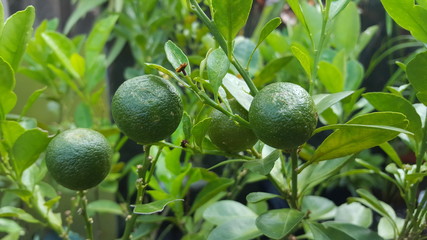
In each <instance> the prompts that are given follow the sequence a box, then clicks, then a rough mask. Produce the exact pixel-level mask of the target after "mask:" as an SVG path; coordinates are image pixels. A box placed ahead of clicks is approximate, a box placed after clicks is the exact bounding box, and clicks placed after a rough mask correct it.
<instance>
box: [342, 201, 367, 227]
mask: <svg viewBox="0 0 427 240" xmlns="http://www.w3.org/2000/svg"><path fill="white" fill-rule="evenodd" d="M372 220H373V215H372V210H371V209H369V208H366V207H364V206H363V205H362V204H360V203H358V202H353V203H345V204H342V205H340V206H339V207H338V208H337V210H336V215H335V221H336V222H343V223H351V224H354V225H357V226H360V227H365V228H369V227H370V226H371V224H372Z"/></svg>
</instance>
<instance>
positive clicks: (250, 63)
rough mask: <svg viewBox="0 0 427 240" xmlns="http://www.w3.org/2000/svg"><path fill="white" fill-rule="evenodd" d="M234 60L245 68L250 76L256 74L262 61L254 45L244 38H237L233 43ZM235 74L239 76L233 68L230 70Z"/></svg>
mask: <svg viewBox="0 0 427 240" xmlns="http://www.w3.org/2000/svg"><path fill="white" fill-rule="evenodd" d="M233 53H234V58H235V59H236V60H237V61H238V62H240V63H242V64H245V65H246V66H247V69H248V71H249V73H250V74H251V75H255V73H256V72H258V70H259V69H260V68H261V64H262V59H261V56H260V53H259V51H258V50H257V49H256V45H255V43H254V42H253V41H252V40H251V39H249V38H245V37H241V36H239V37H237V38H236V40H235V41H234V50H233ZM231 69H232V70H234V73H235V74H240V73H238V71H237V70H236V68H235V67H234V66H232V68H231Z"/></svg>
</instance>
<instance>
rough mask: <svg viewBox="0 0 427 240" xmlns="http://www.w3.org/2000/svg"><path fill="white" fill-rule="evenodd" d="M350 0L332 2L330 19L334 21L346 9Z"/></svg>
mask: <svg viewBox="0 0 427 240" xmlns="http://www.w3.org/2000/svg"><path fill="white" fill-rule="evenodd" d="M349 2H350V0H336V1H332V2H331V7H330V9H329V18H330V19H331V20H332V19H334V18H335V17H336V16H337V15H338V14H339V13H340V12H341V11H342V10H344V9H345V7H346V6H347V4H348V3H349Z"/></svg>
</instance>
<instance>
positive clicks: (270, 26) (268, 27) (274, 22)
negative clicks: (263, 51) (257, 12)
mask: <svg viewBox="0 0 427 240" xmlns="http://www.w3.org/2000/svg"><path fill="white" fill-rule="evenodd" d="M281 23H282V20H281V19H280V18H278V17H276V18H273V19H271V20H270V21H268V22H267V23H266V24H265V25H264V27H263V28H262V30H261V33H260V35H259V39H258V43H257V47H258V46H259V45H260V44H261V43H262V42H263V41H264V40H265V39H266V38H267V37H268V35H270V33H271V32H273V31H274V30H275V29H276V28H277V27H278V26H279V25H280V24H281Z"/></svg>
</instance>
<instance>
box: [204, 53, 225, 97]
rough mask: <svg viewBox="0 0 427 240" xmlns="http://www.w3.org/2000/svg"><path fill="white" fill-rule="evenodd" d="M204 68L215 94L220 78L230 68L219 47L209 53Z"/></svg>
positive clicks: (220, 82)
mask: <svg viewBox="0 0 427 240" xmlns="http://www.w3.org/2000/svg"><path fill="white" fill-rule="evenodd" d="M206 68H207V72H208V79H209V82H210V84H211V86H212V88H213V91H214V92H213V93H214V94H215V95H216V96H217V95H218V89H219V87H220V86H221V84H222V79H223V78H224V77H225V75H226V74H227V72H228V69H229V68H230V61H228V57H227V55H225V53H224V51H223V50H222V49H221V48H217V49H215V50H214V51H212V52H211V53H210V54H209V56H208V59H207V62H206Z"/></svg>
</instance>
